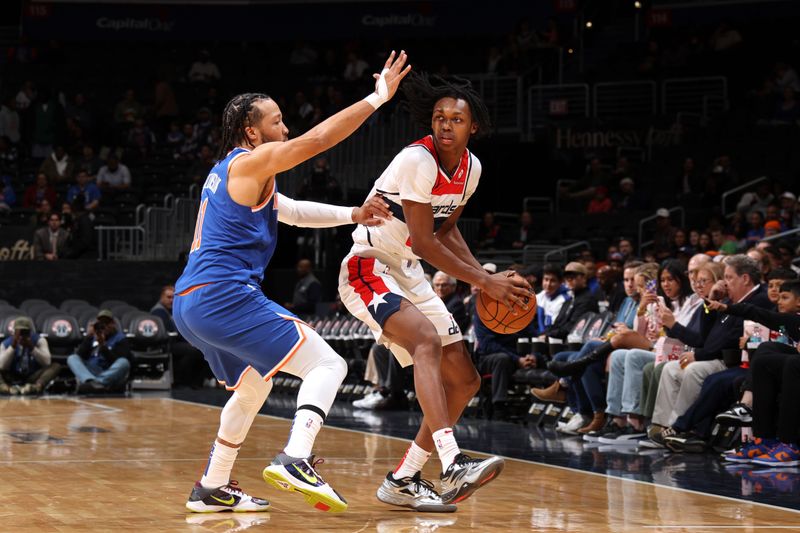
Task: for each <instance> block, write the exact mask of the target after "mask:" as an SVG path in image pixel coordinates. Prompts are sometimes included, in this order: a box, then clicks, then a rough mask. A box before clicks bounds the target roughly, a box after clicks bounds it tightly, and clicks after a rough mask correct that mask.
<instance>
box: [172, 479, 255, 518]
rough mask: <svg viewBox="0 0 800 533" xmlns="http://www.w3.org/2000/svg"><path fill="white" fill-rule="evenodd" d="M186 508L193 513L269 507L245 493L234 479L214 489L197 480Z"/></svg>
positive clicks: (253, 510) (243, 510)
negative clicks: (205, 486)
mask: <svg viewBox="0 0 800 533" xmlns="http://www.w3.org/2000/svg"><path fill="white" fill-rule="evenodd" d="M186 508H187V509H189V510H190V511H193V512H195V513H219V512H221V511H236V512H260V511H266V510H267V509H269V502H268V501H267V500H264V499H261V498H255V497H253V496H250V495H249V494H245V493H244V492H243V491H242V489H240V488H239V483H238V482H236V481H234V480H231V481H230V482H229V483H228V484H227V485H224V486H222V487H217V488H216V489H207V488H204V487H203V486H202V485H201V484H200V482H199V481H198V482H197V483H195V484H194V488H193V489H192V494H191V495H190V496H189V501H187V502H186Z"/></svg>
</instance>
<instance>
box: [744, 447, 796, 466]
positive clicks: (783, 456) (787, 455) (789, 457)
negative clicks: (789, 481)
mask: <svg viewBox="0 0 800 533" xmlns="http://www.w3.org/2000/svg"><path fill="white" fill-rule="evenodd" d="M751 462H752V463H755V464H757V465H763V466H770V467H786V466H797V465H800V450H798V449H797V447H796V446H794V445H792V444H786V443H785V442H779V443H778V444H777V445H776V446H775V447H774V448H772V449H771V450H770V451H768V452H767V453H765V454H761V455H759V456H758V457H756V458H755V459H753V460H752V461H751Z"/></svg>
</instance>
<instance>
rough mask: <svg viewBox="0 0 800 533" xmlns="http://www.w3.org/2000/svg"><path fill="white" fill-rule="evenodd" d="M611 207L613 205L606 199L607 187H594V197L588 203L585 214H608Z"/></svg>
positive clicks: (609, 199)
mask: <svg viewBox="0 0 800 533" xmlns="http://www.w3.org/2000/svg"><path fill="white" fill-rule="evenodd" d="M613 207H614V204H612V203H611V198H609V197H608V187H606V186H604V185H600V186H598V187H595V189H594V196H593V197H592V199H591V200H590V201H589V205H588V206H587V208H586V213H587V214H589V215H598V214H604V213H610V212H611V210H612V209H613Z"/></svg>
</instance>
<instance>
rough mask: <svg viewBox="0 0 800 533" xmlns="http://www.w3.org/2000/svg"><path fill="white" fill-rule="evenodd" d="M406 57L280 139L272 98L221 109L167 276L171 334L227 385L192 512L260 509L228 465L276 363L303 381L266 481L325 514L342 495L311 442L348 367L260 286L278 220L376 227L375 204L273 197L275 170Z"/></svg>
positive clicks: (391, 88)
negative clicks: (186, 231) (182, 244)
mask: <svg viewBox="0 0 800 533" xmlns="http://www.w3.org/2000/svg"><path fill="white" fill-rule="evenodd" d="M405 63H406V54H405V52H401V53H400V55H399V57H397V58H395V54H394V52H392V54H391V55H390V56H389V59H388V60H387V61H386V65H385V67H384V69H383V71H382V72H381V73H380V74H376V75H375V78H376V80H377V81H376V90H375V92H374V93H373V94H370V95H369V96H367V97H366V98H365V99H364V100H363V101H361V102H357V103H355V104H353V105H351V106H350V107H348V108H347V109H345V110H343V111H341V112H339V113H337V114H335V115H334V116H332V117H330V118H329V119H327V120H325V121H324V122H322V123H321V124H319V125H317V126H315V127H314V128H312V129H311V130H309V131H308V132H307V133H305V134H303V135H301V136H299V137H297V138H295V139H292V140H287V138H288V130H287V129H286V126H284V124H283V120H282V117H281V112H280V109H279V108H278V105H277V104H276V103H275V101H273V100H272V99H270V98H269V97H268V96H266V95H263V94H252V93H248V94H242V95H239V96H236V97H234V98H233V99H232V100H231V101H230V102H228V104H227V105H226V106H225V110H224V112H223V117H222V121H223V138H222V147H221V153H220V156H219V157H220V160H219V161H218V162H217V163H216V165H215V166H214V167H213V168H212V169H211V172H210V173H209V175H208V178H207V179H206V182H205V184H204V186H203V190H202V194H201V197H200V209H199V212H198V216H197V225H196V227H195V233H194V240H193V241H192V245H191V248H190V253H189V260H188V264H187V265H186V268H185V270H184V272H183V274H182V275H181V277H180V279H179V280H178V282H177V283H176V284H175V285H176V286H175V293H176V294H175V302H174V304H173V312H174V318H175V324H176V325H177V327H178V330H179V331H180V333H181V334H182V335H183V336H184V337H185V338H186V339H187V340H188V341H189V342H191V343H192V344H193V345H194V346H196V347H197V348H199V349H200V350H201V351H202V352H203V355H204V356H205V358H206V360H207V361H208V363H209V365H210V367H211V369H212V371H213V372H214V375H215V376H216V377H217V379H218V380H219V381H220V382H222V383H224V384H225V386H226V388H227V389H228V390H232V391H234V393H233V395H232V396H231V398H230V399H229V400H228V402H227V403H226V404H225V407H224V408H223V410H222V414H221V416H220V427H219V431H218V432H217V438H216V440H215V442H214V443H213V445H212V447H211V454H210V456H209V459H208V464H207V466H206V470H205V472H204V473H203V476H202V478H201V479H200V481H199V482H197V483H196V485H195V487H194V489H193V490H192V493H191V495H190V497H189V501H188V502H187V503H186V507H187V508H188V509H190V510H191V511H195V512H216V511H264V510H266V509H267V508H268V507H269V503H268V502H267V501H266V500H263V499H260V498H255V497H252V496H249V495H248V494H246V493H244V492H243V491H242V490H241V489H240V488H239V487H238V486H237V484H236V483H235V482H233V481H231V480H230V473H231V470H232V468H233V463H234V461H235V459H236V456H237V454H238V452H239V449H240V447H241V445H242V442H243V441H244V439H245V437H246V436H247V432H248V430H249V429H250V426H251V424H252V423H253V419H254V418H255V416H256V414H257V413H258V411H259V409H260V408H261V406H262V404H263V403H264V401H265V400H266V398H267V395H268V394H269V392H270V390H271V388H272V379H271V378H272V376H273V375H274V374H275V373H276V372H278V371H279V370H281V371H283V372H287V373H289V374H292V375H294V376H297V377H299V378H301V379H302V380H303V384H302V385H301V386H300V389H299V391H298V395H297V406H298V407H297V411H296V413H295V417H294V421H293V423H292V429H291V432H290V434H289V440H288V442H287V444H286V446H285V448H284V449H283V451H282V452H281V453H279V454H278V455H277V457H275V459H274V460H273V461H272V463H271V464H270V465H268V466H267V467H266V468H265V469H264V471H263V477H264V479H265V480H266V481H267V482H269V483H270V484H272V485H274V486H275V487H277V488H279V489H282V490H287V491H295V492H299V493H301V494H302V495H303V496H304V497H305V499H306V501H307V502H308V503H309V504H310V505H312V506H314V507H315V508H317V509H320V510H323V511H332V512H340V511H344V510H345V509H347V502H346V501H345V500H344V498H342V497H341V496H340V495H339V494H338V493H337V492H336V491H334V490H333V488H331V486H330V485H329V484H328V483H326V482H325V481H324V480H323V479H322V476H320V474H319V473H318V472H317V471H316V468H315V465H316V463H315V462H314V458H313V455H311V448H312V446H313V444H314V440H315V438H316V435H317V433H318V432H319V430H320V428H321V426H322V424H323V422H324V420H325V417H326V416H327V413H328V410H329V409H330V407H331V404H332V403H333V400H334V397H335V396H336V392H337V390H338V388H339V385H340V384H341V382H342V380H343V379H344V377H345V375H346V373H347V365H346V363H345V362H344V360H343V359H342V358H341V357H339V355H337V354H336V352H334V351H333V349H332V348H330V346H328V345H327V344H326V343H325V341H323V340H322V338H321V337H320V336H319V335H318V334H317V333H316V332H315V331H314V330H313V329H311V328H310V327H308V326H307V325H306V324H305V323H303V322H301V321H300V320H299V319H297V317H295V316H294V315H293V314H292V313H290V312H289V311H287V310H286V309H284V308H283V307H281V306H279V305H277V304H276V303H275V302H272V301H270V300H269V299H267V298H266V297H265V296H264V295H263V294H262V292H261V291H260V290H259V285H260V283H261V280H262V278H263V275H264V270H265V269H266V267H267V264H268V263H269V260H270V258H271V257H272V253H273V251H274V250H275V244H276V239H277V224H278V221H284V222H287V223H292V224H295V225H302V226H307V227H314V226H320V227H321V226H333V225H337V224H350V223H353V222H359V223H363V224H368V225H369V224H378V223H379V222H380V220H379V219H376V215H377V216H378V217H380V216H381V215H382V214H388V211H385V204H383V201H382V200H380V199H379V200H378V201H377V202H373V203H370V204H365V206H364V207H362V208H358V209H352V208H344V207H335V206H327V205H324V204H316V203H314V202H295V201H293V200H290V199H288V198H286V197H283V196H281V195H279V194H278V193H277V190H276V185H275V175H276V174H277V173H278V172H282V171H285V170H288V169H290V168H292V167H294V166H296V165H298V164H299V163H302V162H303V161H306V160H308V159H310V158H312V157H314V156H315V155H317V154H319V153H320V152H323V151H325V150H328V149H329V148H331V147H332V146H334V145H336V144H337V143H339V142H340V141H342V140H343V139H344V138H346V137H347V136H348V135H350V134H352V133H353V132H354V131H355V130H356V129H357V128H358V127H359V126H360V125H361V124H362V123H363V122H364V121H365V120H366V119H367V118H368V117H369V116H370V115H371V114H372V113H373V112H374V111H375V110H376V109H377V108H378V107H379V106H380V105H381V104H383V103H384V102H386V101H387V100H389V99H390V98H391V97H392V96H393V95H394V94H395V92H396V91H397V86H398V84H399V83H400V80H402V79H403V77H405V75H406V74H407V73H408V71H409V70H410V68H411V67H410V66H408V67H405V68H404V66H405Z"/></svg>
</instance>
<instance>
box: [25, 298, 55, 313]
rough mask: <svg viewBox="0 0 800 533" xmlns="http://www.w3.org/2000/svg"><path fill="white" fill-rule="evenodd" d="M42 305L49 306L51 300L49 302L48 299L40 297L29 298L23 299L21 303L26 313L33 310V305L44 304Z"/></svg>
mask: <svg viewBox="0 0 800 533" xmlns="http://www.w3.org/2000/svg"><path fill="white" fill-rule="evenodd" d="M42 305H45V306H49V305H50V302H48V301H47V300H42V299H39V298H29V299H27V300H23V301H22V303H21V304H19V308H20V309H22V310H23V311H25V312H26V313H30V311H31V309H32V308H33V307H37V306H42Z"/></svg>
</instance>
